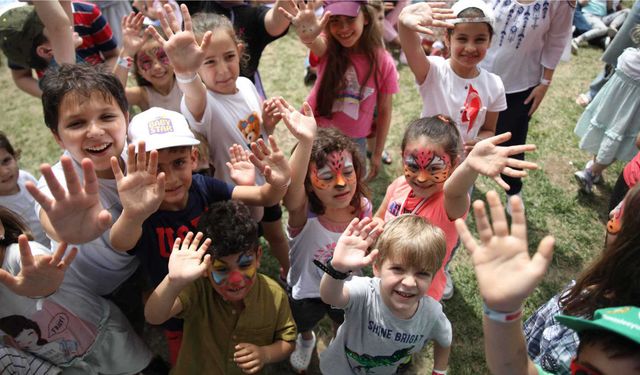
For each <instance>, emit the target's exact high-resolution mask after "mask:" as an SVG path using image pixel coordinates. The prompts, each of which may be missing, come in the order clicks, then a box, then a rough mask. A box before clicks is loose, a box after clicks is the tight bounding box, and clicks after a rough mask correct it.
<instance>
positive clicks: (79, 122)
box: [66, 120, 84, 129]
mask: <svg viewBox="0 0 640 375" xmlns="http://www.w3.org/2000/svg"><path fill="white" fill-rule="evenodd" d="M83 125H84V121H83V120H77V121H72V122H70V123H68V124H67V126H66V128H67V129H78V128H80V127H82V126H83Z"/></svg>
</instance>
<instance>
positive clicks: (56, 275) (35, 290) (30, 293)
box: [0, 234, 78, 297]
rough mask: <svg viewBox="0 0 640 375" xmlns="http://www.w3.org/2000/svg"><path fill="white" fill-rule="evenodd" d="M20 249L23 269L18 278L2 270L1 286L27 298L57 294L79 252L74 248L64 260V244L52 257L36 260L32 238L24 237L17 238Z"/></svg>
mask: <svg viewBox="0 0 640 375" xmlns="http://www.w3.org/2000/svg"><path fill="white" fill-rule="evenodd" d="M18 246H19V247H20V263H21V264H22V268H21V269H20V272H19V273H18V275H16V276H13V275H12V274H10V273H9V272H7V271H5V270H3V269H0V283H2V284H4V285H5V286H6V287H7V288H9V289H10V290H11V291H12V292H13V293H15V294H17V295H20V296H27V297H38V296H48V295H50V294H52V293H54V292H55V291H56V290H57V289H58V287H59V286H60V284H62V280H63V279H64V272H65V270H66V268H67V267H68V266H69V265H70V264H71V262H73V259H74V258H75V257H76V254H77V253H78V249H77V248H75V247H74V248H72V249H71V251H69V254H67V256H65V257H64V258H63V256H64V255H65V251H66V250H67V244H66V243H64V242H61V243H60V244H59V245H58V249H57V250H56V251H55V252H54V253H53V254H52V255H37V256H35V257H34V256H33V255H32V253H31V247H30V246H29V239H27V236H25V235H24V234H21V235H20V236H19V237H18Z"/></svg>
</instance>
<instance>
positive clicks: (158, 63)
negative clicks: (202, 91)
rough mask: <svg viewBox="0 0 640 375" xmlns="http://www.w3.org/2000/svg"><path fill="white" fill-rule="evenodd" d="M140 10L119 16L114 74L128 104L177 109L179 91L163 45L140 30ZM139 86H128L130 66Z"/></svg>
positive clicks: (180, 97)
mask: <svg viewBox="0 0 640 375" xmlns="http://www.w3.org/2000/svg"><path fill="white" fill-rule="evenodd" d="M143 19H144V16H143V15H142V13H137V14H134V13H131V14H129V15H127V16H125V17H123V18H122V32H123V34H124V37H125V38H124V43H123V45H124V46H123V48H122V51H121V52H120V57H119V58H118V63H117V64H116V65H115V66H114V68H113V69H114V74H116V75H117V76H118V78H120V82H122V85H123V86H124V87H125V92H126V94H127V101H128V102H129V105H137V106H138V107H140V109H142V110H143V111H146V110H147V109H149V108H151V107H160V108H164V109H168V110H170V111H175V112H180V100H181V99H182V91H180V87H178V84H177V83H176V80H175V76H174V75H173V66H171V63H170V62H169V57H167V54H166V53H165V52H164V50H163V49H162V46H161V45H160V44H159V43H158V42H157V41H156V40H155V39H153V38H152V37H151V35H150V34H148V33H147V32H146V30H145V32H144V33H143V32H142V21H143ZM132 65H133V66H134V73H135V77H136V81H137V82H138V86H131V87H127V77H128V72H129V69H130V68H131V66H132Z"/></svg>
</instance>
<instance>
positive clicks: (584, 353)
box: [456, 191, 640, 375]
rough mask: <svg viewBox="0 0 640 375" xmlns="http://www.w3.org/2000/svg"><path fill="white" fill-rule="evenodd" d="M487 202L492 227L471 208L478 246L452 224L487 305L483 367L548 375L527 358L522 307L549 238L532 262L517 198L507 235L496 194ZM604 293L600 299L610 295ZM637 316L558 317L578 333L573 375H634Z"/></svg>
mask: <svg viewBox="0 0 640 375" xmlns="http://www.w3.org/2000/svg"><path fill="white" fill-rule="evenodd" d="M487 201H488V202H489V207H490V210H491V216H492V218H493V225H491V224H490V223H489V220H488V217H487V213H486V211H485V207H484V204H483V203H482V202H481V201H476V202H475V203H474V204H473V206H474V213H475V216H476V223H477V227H478V232H479V233H483V234H482V236H481V245H478V243H477V242H476V241H475V239H474V238H473V236H472V235H471V233H470V232H469V230H468V229H467V226H466V224H465V223H464V221H463V220H457V221H456V227H457V229H458V231H459V232H460V237H461V238H462V241H463V242H464V245H465V247H466V248H467V249H469V252H470V253H471V258H472V260H473V264H474V268H475V272H476V278H477V279H478V287H479V289H480V295H481V297H482V299H483V301H484V304H485V305H484V318H483V320H484V321H483V324H482V326H483V331H484V347H485V355H486V359H487V366H488V367H489V370H490V371H491V373H492V374H496V375H507V374H509V375H510V374H528V375H536V374H540V375H543V374H550V373H548V372H546V371H544V370H543V369H542V368H540V367H539V366H537V365H534V363H533V362H532V361H531V359H530V358H529V357H528V356H527V354H526V348H525V341H524V336H523V332H522V305H523V303H524V302H525V299H526V297H527V296H529V295H530V294H531V293H532V292H533V290H534V289H535V287H536V286H537V285H538V283H539V282H540V280H541V279H542V277H543V276H544V273H545V271H546V269H547V267H548V266H549V264H550V263H551V256H552V254H553V241H554V240H553V237H551V236H547V237H545V238H544V239H543V240H542V241H541V242H540V244H539V245H538V251H537V252H536V253H535V254H534V256H533V257H532V258H530V257H529V253H528V249H527V228H526V218H525V216H524V208H523V206H522V200H521V199H520V197H512V198H511V205H512V207H513V212H512V214H511V216H512V218H513V221H512V225H511V234H509V230H508V227H507V220H506V215H505V214H504V211H503V208H502V204H501V203H500V198H499V196H498V194H497V193H496V192H495V191H490V192H488V193H487ZM636 233H637V231H636ZM636 258H637V257H636ZM623 283H624V281H623ZM603 292H604V295H603V296H606V295H607V294H610V293H607V292H606V291H603ZM636 301H637V299H636ZM639 316H640V309H639V308H638V307H632V306H627V307H620V308H617V307H613V308H606V309H599V310H596V311H595V312H594V313H593V316H592V317H575V316H566V315H559V316H557V317H556V319H557V320H558V321H559V322H561V323H562V324H563V325H565V326H567V327H569V328H571V329H573V330H574V331H576V332H577V333H578V336H579V339H580V345H579V346H578V349H577V355H576V357H575V358H574V359H573V360H572V363H571V373H572V374H576V375H578V374H602V375H613V374H637V373H638V368H639V367H640V360H639V359H638V358H639V357H638V352H639V351H640V329H639V327H640V319H639V318H638V317H639Z"/></svg>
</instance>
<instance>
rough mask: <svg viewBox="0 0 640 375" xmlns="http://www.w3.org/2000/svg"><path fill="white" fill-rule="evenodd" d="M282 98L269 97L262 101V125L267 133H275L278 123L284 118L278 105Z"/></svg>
mask: <svg viewBox="0 0 640 375" xmlns="http://www.w3.org/2000/svg"><path fill="white" fill-rule="evenodd" d="M280 99H282V98H281V97H276V98H269V99H267V100H265V101H264V102H262V126H264V130H265V131H266V132H267V134H273V131H274V130H275V129H276V125H277V124H278V122H280V120H281V119H282V115H281V114H280V111H278V106H277V105H276V103H277V102H278V100H280Z"/></svg>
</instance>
